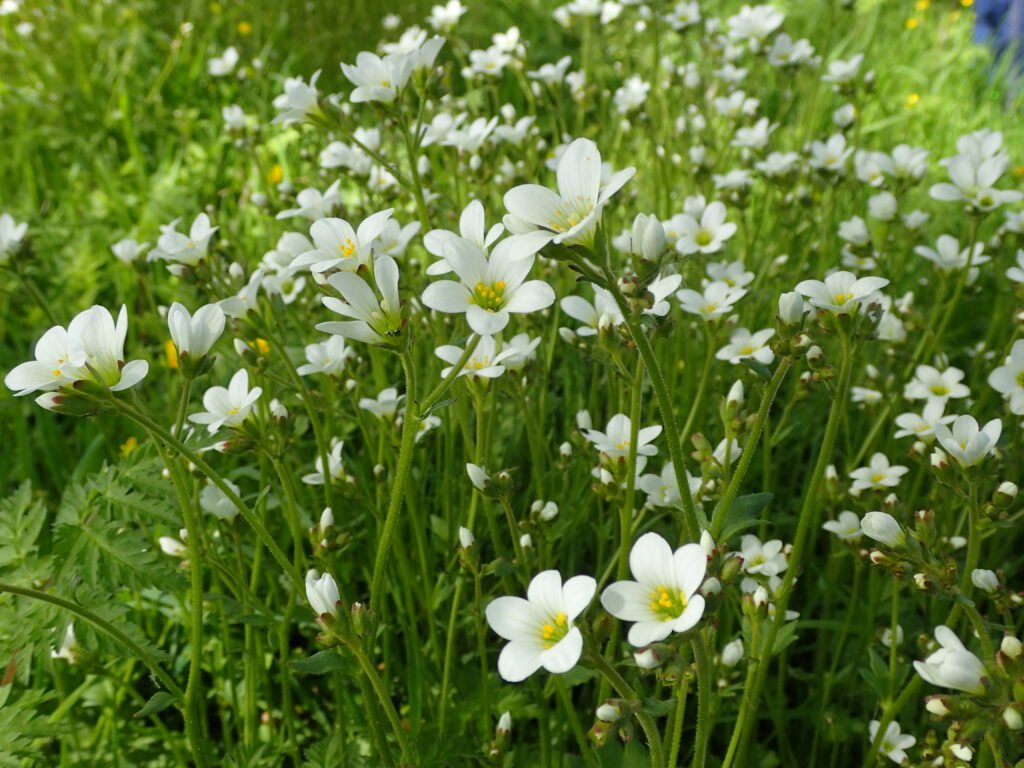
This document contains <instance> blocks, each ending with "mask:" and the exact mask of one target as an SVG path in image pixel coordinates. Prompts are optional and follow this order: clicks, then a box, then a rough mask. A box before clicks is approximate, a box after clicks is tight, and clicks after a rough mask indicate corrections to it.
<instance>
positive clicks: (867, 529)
mask: <svg viewBox="0 0 1024 768" xmlns="http://www.w3.org/2000/svg"><path fill="white" fill-rule="evenodd" d="M860 529H861V531H863V532H864V535H865V536H867V537H869V538H871V539H874V540H875V541H878V542H881V543H882V544H884V545H885V546H887V547H892V548H893V549H898V548H900V547H902V546H903V545H904V544H905V543H906V541H907V535H906V533H904V531H903V528H901V527H900V524H899V523H898V522H896V518H894V517H893V516H892V515H890V514H888V513H886V512H868V513H867V514H866V515H864V517H863V518H862V519H861V521H860Z"/></svg>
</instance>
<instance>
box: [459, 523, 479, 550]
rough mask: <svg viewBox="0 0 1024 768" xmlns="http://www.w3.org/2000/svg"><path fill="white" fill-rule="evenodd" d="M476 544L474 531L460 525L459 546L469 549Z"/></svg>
mask: <svg viewBox="0 0 1024 768" xmlns="http://www.w3.org/2000/svg"><path fill="white" fill-rule="evenodd" d="M474 544H476V538H475V537H474V536H473V532H472V531H471V530H469V528H466V527H464V526H459V546H460V547H462V548H463V549H469V548H470V547H472V546H473V545H474Z"/></svg>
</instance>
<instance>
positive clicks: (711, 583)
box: [700, 576, 722, 597]
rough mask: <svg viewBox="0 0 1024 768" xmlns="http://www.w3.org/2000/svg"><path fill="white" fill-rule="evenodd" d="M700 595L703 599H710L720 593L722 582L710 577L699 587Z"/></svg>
mask: <svg viewBox="0 0 1024 768" xmlns="http://www.w3.org/2000/svg"><path fill="white" fill-rule="evenodd" d="M700 593H701V594H702V595H703V596H704V597H712V596H714V595H719V594H721V593H722V582H720V581H719V580H718V579H716V578H715V577H714V576H712V577H711V578H710V579H707V580H706V581H705V582H704V583H703V584H701V585H700Z"/></svg>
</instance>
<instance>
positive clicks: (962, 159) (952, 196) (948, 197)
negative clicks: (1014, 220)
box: [929, 153, 1024, 211]
mask: <svg viewBox="0 0 1024 768" xmlns="http://www.w3.org/2000/svg"><path fill="white" fill-rule="evenodd" d="M1007 163H1008V160H1007V158H1006V156H1005V155H1003V154H1001V153H1000V154H998V155H996V156H994V157H989V158H987V159H984V160H981V159H980V158H978V157H971V156H969V155H963V154H961V155H956V156H955V157H951V158H949V160H948V161H947V162H946V170H947V171H948V172H949V179H950V181H951V182H953V183H952V184H950V183H945V182H944V183H942V184H935V185H933V186H932V188H931V189H930V190H929V192H930V194H931V196H932V197H933V198H935V199H936V200H943V201H948V202H961V201H962V202H965V203H967V204H968V205H970V206H971V207H973V208H975V209H976V210H979V211H991V210H993V209H994V208H998V207H999V206H1000V205H1002V204H1004V203H1015V202H1017V201H1018V200H1020V199H1021V198H1022V197H1024V195H1022V193H1020V192H1018V191H1017V190H1004V189H996V188H995V184H996V182H997V181H999V177H1000V176H1002V175H1003V172H1004V171H1005V170H1006V166H1007Z"/></svg>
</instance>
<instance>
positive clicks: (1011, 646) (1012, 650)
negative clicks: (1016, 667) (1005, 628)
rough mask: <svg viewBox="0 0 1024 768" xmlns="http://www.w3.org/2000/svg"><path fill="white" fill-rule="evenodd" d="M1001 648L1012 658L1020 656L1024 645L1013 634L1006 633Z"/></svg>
mask: <svg viewBox="0 0 1024 768" xmlns="http://www.w3.org/2000/svg"><path fill="white" fill-rule="evenodd" d="M999 650H1000V651H1001V652H1003V653H1005V654H1006V655H1007V656H1009V657H1010V658H1011V659H1016V658H1018V657H1019V656H1020V654H1021V651H1022V650H1024V645H1022V643H1021V642H1020V640H1018V639H1017V638H1016V637H1014V636H1013V635H1005V636H1004V637H1003V641H1002V642H1001V643H1000V644H999Z"/></svg>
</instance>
